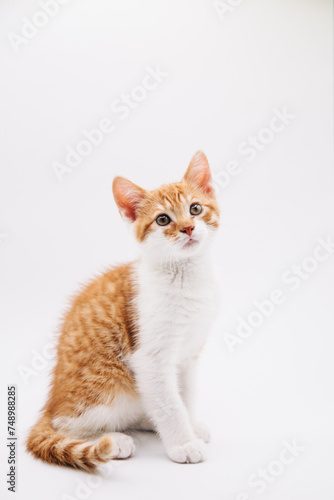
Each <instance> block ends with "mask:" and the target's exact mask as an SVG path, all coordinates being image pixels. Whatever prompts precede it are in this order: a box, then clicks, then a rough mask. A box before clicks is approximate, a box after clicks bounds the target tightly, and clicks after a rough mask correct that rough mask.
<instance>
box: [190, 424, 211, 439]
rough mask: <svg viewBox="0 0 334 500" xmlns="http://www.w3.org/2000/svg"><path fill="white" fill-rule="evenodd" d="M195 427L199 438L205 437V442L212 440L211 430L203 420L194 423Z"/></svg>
mask: <svg viewBox="0 0 334 500" xmlns="http://www.w3.org/2000/svg"><path fill="white" fill-rule="evenodd" d="M193 429H194V432H195V435H196V437H198V439H203V441H204V443H208V442H209V441H210V431H209V429H208V428H207V427H206V426H205V425H204V424H202V423H201V422H200V423H195V424H193Z"/></svg>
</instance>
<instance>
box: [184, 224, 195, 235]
mask: <svg viewBox="0 0 334 500" xmlns="http://www.w3.org/2000/svg"><path fill="white" fill-rule="evenodd" d="M194 229H195V226H187V227H184V228H183V229H181V233H187V235H188V236H191V234H192V232H193V230H194Z"/></svg>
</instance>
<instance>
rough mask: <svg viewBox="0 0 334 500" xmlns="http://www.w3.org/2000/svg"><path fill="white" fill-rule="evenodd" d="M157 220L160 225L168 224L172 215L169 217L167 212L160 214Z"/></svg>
mask: <svg viewBox="0 0 334 500" xmlns="http://www.w3.org/2000/svg"><path fill="white" fill-rule="evenodd" d="M155 220H156V222H157V224H158V225H159V226H168V224H169V223H170V222H171V220H170V217H168V215H166V214H162V215H158V217H157V218H156V219H155Z"/></svg>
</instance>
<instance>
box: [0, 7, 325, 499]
mask: <svg viewBox="0 0 334 500" xmlns="http://www.w3.org/2000/svg"><path fill="white" fill-rule="evenodd" d="M229 3H230V4H233V3H234V4H236V3H238V2H235V1H234V2H232V1H230V2H229V1H226V2H225V4H226V5H228V4H229ZM38 10H40V7H39V3H38V2H37V1H35V0H34V1H32V0H30V1H29V2H27V1H23V0H22V1H19V0H11V1H9V0H7V2H2V4H1V7H0V18H1V21H0V22H1V46H0V52H1V67H2V72H1V73H2V76H1V80H0V89H1V92H0V100H1V124H2V134H1V183H0V191H1V197H0V234H1V238H0V239H1V244H0V255H1V264H0V266H1V339H2V349H1V371H2V375H1V382H2V384H1V387H2V388H1V408H2V411H1V429H0V435H1V446H0V448H1V472H2V476H1V485H0V491H1V493H0V495H1V498H16V499H17V500H38V499H44V498H48V499H50V500H51V499H52V500H55V499H63V500H64V499H66V498H68V497H66V495H71V496H72V497H73V498H83V497H82V496H81V497H80V492H79V496H78V494H76V493H75V489H76V486H77V480H78V479H80V480H83V481H85V482H86V481H87V479H88V475H87V474H85V473H83V472H78V471H73V470H71V469H64V468H60V467H55V466H51V465H46V464H43V463H41V462H39V461H36V460H34V459H33V458H32V457H30V456H28V455H27V454H26V453H25V451H24V447H23V441H24V438H25V436H26V433H27V430H28V428H29V427H30V426H31V425H32V424H33V423H34V422H35V420H36V418H37V414H38V410H39V409H40V408H41V406H42V405H43V403H44V401H45V398H46V394H47V386H48V382H49V371H50V369H51V367H52V361H50V360H46V361H45V362H44V364H45V366H44V365H43V361H40V368H41V370H40V371H39V372H37V371H36V370H35V374H34V375H31V376H30V377H28V380H26V383H25V381H24V380H23V379H22V377H21V376H20V374H19V370H20V369H21V370H22V366H23V367H28V368H30V369H32V367H33V366H32V363H33V358H34V356H35V354H36V351H37V352H38V353H39V354H42V353H43V349H44V348H45V346H47V344H48V343H49V342H50V339H51V338H52V336H53V335H54V334H55V333H56V331H57V325H58V322H59V318H60V317H61V315H62V313H63V311H64V309H65V308H66V306H67V304H68V299H69V297H70V296H71V294H73V293H74V292H75V291H76V290H77V288H78V286H79V284H80V283H84V282H85V280H87V279H89V278H90V277H91V276H92V275H94V274H95V273H98V272H100V271H102V270H103V269H104V268H105V267H108V266H110V265H112V264H115V263H120V262H123V261H127V260H129V259H131V258H133V257H134V256H135V255H136V252H137V249H136V245H135V243H134V241H133V240H132V239H131V237H130V235H129V234H128V232H127V230H126V228H125V227H124V225H123V223H122V222H121V220H120V217H119V215H118V212H117V210H116V207H115V204H114V202H113V199H112V195H111V190H110V186H111V183H112V179H113V177H114V176H115V175H117V174H121V175H124V176H127V177H129V178H130V179H131V180H133V181H134V182H136V183H138V184H141V185H142V186H143V187H145V188H155V187H157V186H158V185H160V184H162V183H166V182H172V181H175V180H179V179H180V178H181V176H182V175H183V173H184V170H185V169H186V167H187V164H188V162H189V160H190V157H191V156H192V154H193V153H194V152H195V151H196V150H197V149H199V148H201V149H203V150H204V151H205V153H206V154H207V156H208V158H209V161H210V163H211V166H212V169H213V171H214V172H216V173H219V172H220V174H219V175H220V176H223V175H224V174H223V173H222V171H224V170H225V169H226V164H227V163H228V162H229V161H232V160H236V161H238V162H239V165H240V169H241V172H240V173H239V174H238V175H236V176H234V177H233V178H232V179H231V181H230V183H229V184H228V185H227V183H226V186H225V188H224V189H221V188H220V189H219V201H220V204H221V207H222V224H221V230H220V234H219V236H218V238H217V240H216V246H215V252H214V254H215V259H216V262H217V263H218V265H219V272H220V279H221V284H222V304H221V312H220V316H219V320H218V323H217V326H216V328H215V331H214V332H213V334H212V337H211V340H210V343H209V345H208V346H207V349H206V352H205V353H204V355H203V359H202V362H201V377H200V393H199V413H200V415H201V417H202V419H203V421H205V422H206V423H207V424H208V425H209V426H210V427H211V430H212V443H211V444H210V446H209V458H208V460H207V462H205V463H203V464H198V465H185V466H183V465H178V464H174V463H172V462H170V461H169V460H168V458H167V457H166V455H165V453H164V451H163V448H162V445H161V443H160V442H159V441H158V439H157V438H156V437H154V436H149V437H145V436H138V437H137V438H136V439H137V451H136V455H135V457H133V458H132V459H131V460H128V461H124V462H119V463H117V464H116V465H115V467H114V473H113V474H112V476H111V477H110V478H109V479H104V480H103V481H102V483H101V484H100V485H99V486H98V487H97V488H95V489H90V490H89V491H88V492H87V491H86V498H92V499H115V500H125V499H139V498H146V499H152V500H153V499H156V498H161V499H167V498H175V499H179V498H193V499H201V498H210V499H213V500H216V499H217V500H218V499H220V500H236V499H238V495H239V494H241V493H242V492H245V494H244V495H243V496H242V495H240V497H239V500H248V499H251V500H254V499H257V498H260V497H262V498H264V499H268V500H282V499H284V500H290V499H291V500H315V499H321V500H332V499H333V498H334V486H333V465H334V463H333V456H334V433H333V417H334V405H333V376H334V368H333V346H334V341H333V333H334V332H333V325H334V317H333V299H334V294H333V291H334V290H333V272H334V255H331V256H330V258H329V259H328V260H327V261H324V262H321V263H320V264H319V266H318V268H317V269H316V271H315V272H314V273H312V274H310V275H309V276H308V279H304V280H301V282H300V283H301V286H300V287H299V289H298V290H296V291H294V292H293V291H291V289H290V286H289V285H288V284H287V283H284V282H283V281H282V275H283V274H284V273H285V272H288V271H289V269H290V268H291V266H293V265H294V264H295V265H299V264H301V263H302V262H303V260H304V259H305V258H307V257H310V256H312V254H313V251H314V249H315V247H316V246H317V240H318V238H320V237H322V238H327V236H328V235H331V236H332V238H333V239H334V227H333V208H334V202H333V170H332V159H333V158H332V135H333V130H332V83H333V82H332V54H331V53H332V5H331V2H330V1H329V0H295V1H294V2H291V1H290V0H276V1H275V0H269V1H268V0H266V1H265V0H247V1H244V2H240V5H239V6H236V7H231V8H230V11H229V12H227V13H226V14H225V15H223V16H221V17H222V18H221V17H219V16H218V13H217V11H216V10H215V8H214V7H213V4H212V1H211V0H195V1H194V0H193V1H190V0H181V1H177V0H169V1H168V2H154V1H153V0H142V1H141V2H136V1H134V0H130V1H129V0H126V1H116V0H94V2H93V1H90V2H89V1H88V0H80V1H79V0H71V1H70V2H69V3H68V4H67V5H63V6H62V7H61V8H60V10H59V13H58V14H57V15H56V16H55V17H54V18H53V19H51V20H50V21H49V23H48V24H47V25H46V26H45V27H43V28H41V29H39V30H38V33H37V34H36V35H35V36H34V37H33V38H31V39H30V40H29V41H28V43H27V44H22V45H20V46H19V49H18V52H15V50H14V49H13V47H12V45H11V43H10V41H9V39H8V34H9V33H16V34H20V32H21V29H22V25H23V21H22V18H23V17H27V18H28V19H30V20H31V19H32V17H33V16H34V14H35V13H36V12H37V11H38ZM156 65H158V66H159V67H160V68H161V70H162V71H164V72H166V73H168V74H169V76H168V77H166V78H164V79H163V81H162V82H161V84H160V85H159V86H158V87H157V88H156V89H155V90H153V91H151V92H149V93H148V95H147V98H146V99H145V100H144V101H143V102H142V103H140V104H139V105H138V107H137V108H136V109H134V110H132V111H131V113H130V115H129V116H128V118H127V119H125V120H120V117H119V115H117V114H115V113H113V112H112V111H111V110H110V105H111V103H112V102H113V101H115V99H118V98H120V96H121V95H122V93H129V92H131V90H132V89H133V88H134V87H135V86H137V85H139V84H141V81H142V79H143V77H144V76H145V74H146V67H147V66H150V67H152V68H155V67H156ZM284 107H286V110H287V112H288V113H290V114H292V115H294V118H293V119H291V121H290V123H289V125H287V126H286V127H285V128H284V130H283V131H282V132H280V133H275V134H274V137H273V139H272V141H271V142H270V143H269V144H267V145H266V147H265V149H263V150H262V151H259V152H258V153H257V155H256V157H255V158H254V159H253V160H252V161H248V160H247V156H246V155H242V154H241V153H240V152H238V147H239V145H240V144H241V143H242V142H243V141H245V140H247V138H248V137H249V136H254V135H257V134H258V133H259V132H260V133H261V130H262V129H263V127H267V126H268V124H269V122H270V119H271V117H272V116H273V109H275V108H276V109H281V110H282V109H283V108H284ZM105 117H109V118H110V119H112V120H113V121H114V123H115V124H116V128H115V131H114V132H113V133H112V134H109V135H106V136H105V138H104V140H103V143H102V144H100V145H99V146H96V147H95V148H94V149H93V151H92V153H91V154H90V155H89V156H87V157H86V158H85V159H84V160H83V161H82V163H81V164H80V165H79V166H78V167H76V168H75V169H74V170H73V172H71V173H67V174H65V175H64V176H63V182H59V180H58V179H57V176H56V175H55V172H54V170H53V168H52V164H53V162H55V161H58V162H64V159H65V148H66V146H71V147H76V145H77V143H78V142H79V141H80V140H82V139H83V135H82V130H83V129H92V128H95V127H96V126H97V125H98V123H99V122H100V120H101V119H103V118H105ZM276 288H279V289H280V290H282V293H283V294H284V297H285V301H284V303H283V304H282V305H279V306H277V307H275V310H274V312H273V313H272V315H271V316H270V317H269V318H267V319H265V320H264V321H263V323H262V324H261V326H260V327H258V328H255V329H254V332H253V334H252V335H251V336H249V338H248V339H246V340H245V341H244V342H243V343H242V344H240V345H237V346H236V347H235V349H234V352H232V353H231V352H230V351H229V350H228V348H227V345H226V342H225V340H224V338H225V337H224V334H226V333H227V332H230V333H232V334H236V326H237V322H238V317H241V318H244V319H245V318H246V319H247V317H248V315H249V314H250V313H251V312H252V311H254V310H255V306H254V304H253V302H254V301H256V300H258V301H263V300H265V299H268V298H269V296H270V293H271V292H272V290H274V289H276ZM47 352H48V351H47ZM12 383H16V384H17V386H18V401H19V406H18V435H19V458H18V492H17V493H16V494H15V495H13V494H12V493H7V492H6V485H5V479H4V476H5V474H4V473H5V472H7V469H8V466H7V462H6V449H5V438H6V421H5V410H6V408H5V407H6V386H7V384H12ZM293 439H295V440H296V441H297V443H298V445H299V446H301V447H303V449H304V451H303V452H300V455H299V456H298V457H296V459H295V460H294V462H293V463H292V464H291V465H286V466H284V468H283V470H282V471H281V473H280V474H279V475H278V477H276V478H274V480H273V481H272V482H271V483H270V484H268V485H267V488H266V489H265V491H264V493H262V495H259V494H258V493H257V488H254V487H251V486H250V485H249V484H248V483H247V481H248V478H249V476H250V475H251V474H257V471H258V469H259V467H265V468H266V467H268V464H270V463H271V462H272V461H275V460H276V459H277V458H278V457H279V455H280V452H281V450H282V449H283V448H284V446H285V445H284V442H285V441H288V442H290V443H291V442H292V441H293ZM77 493H78V492H77Z"/></svg>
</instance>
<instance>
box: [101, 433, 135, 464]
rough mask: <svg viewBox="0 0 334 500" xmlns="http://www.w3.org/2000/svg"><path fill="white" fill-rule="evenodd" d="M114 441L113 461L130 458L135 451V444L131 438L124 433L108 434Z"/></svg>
mask: <svg viewBox="0 0 334 500" xmlns="http://www.w3.org/2000/svg"><path fill="white" fill-rule="evenodd" d="M107 436H109V437H110V439H111V440H112V444H113V447H112V451H111V458H112V459H122V458H129V457H131V455H133V453H134V451H135V444H134V442H133V439H132V437H131V436H128V435H127V434H123V432H110V433H109V434H107Z"/></svg>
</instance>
